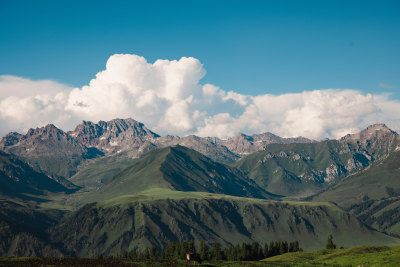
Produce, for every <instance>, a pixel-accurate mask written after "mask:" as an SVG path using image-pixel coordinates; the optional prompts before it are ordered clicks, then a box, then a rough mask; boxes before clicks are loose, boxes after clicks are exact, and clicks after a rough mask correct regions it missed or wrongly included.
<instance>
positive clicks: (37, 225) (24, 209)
mask: <svg viewBox="0 0 400 267" xmlns="http://www.w3.org/2000/svg"><path fill="white" fill-rule="evenodd" d="M61 216H62V213H61V212H59V211H51V212H42V211H39V210H38V209H37V208H36V207H32V206H27V205H24V204H19V203H16V202H13V201H5V200H0V240H1V242H0V255H2V256H31V257H44V256H46V257H60V256H63V252H61V250H59V249H58V248H57V245H56V244H53V243H52V242H51V241H50V239H49V235H48V233H47V229H48V228H50V227H52V226H54V225H55V224H56V223H57V222H58V220H59V219H60V218H61Z"/></svg>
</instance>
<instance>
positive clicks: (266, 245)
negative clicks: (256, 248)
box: [263, 243, 269, 258]
mask: <svg viewBox="0 0 400 267" xmlns="http://www.w3.org/2000/svg"><path fill="white" fill-rule="evenodd" d="M268 252H269V251H268V244H267V243H265V244H264V253H263V256H264V257H265V258H267V257H269V256H268Z"/></svg>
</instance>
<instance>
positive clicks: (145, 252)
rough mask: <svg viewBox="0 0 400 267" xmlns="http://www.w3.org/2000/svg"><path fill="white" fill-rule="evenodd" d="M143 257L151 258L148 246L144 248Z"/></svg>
mask: <svg viewBox="0 0 400 267" xmlns="http://www.w3.org/2000/svg"><path fill="white" fill-rule="evenodd" d="M141 258H142V259H146V260H148V259H150V252H149V249H148V248H146V249H145V250H143V252H142V255H141Z"/></svg>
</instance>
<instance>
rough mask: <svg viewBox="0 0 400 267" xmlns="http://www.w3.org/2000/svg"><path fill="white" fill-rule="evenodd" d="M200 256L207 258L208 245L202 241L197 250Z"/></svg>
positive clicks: (203, 258)
mask: <svg viewBox="0 0 400 267" xmlns="http://www.w3.org/2000/svg"><path fill="white" fill-rule="evenodd" d="M199 254H200V258H201V259H202V260H203V261H204V260H208V259H209V252H208V246H207V244H206V243H205V242H204V241H201V242H200V250H199Z"/></svg>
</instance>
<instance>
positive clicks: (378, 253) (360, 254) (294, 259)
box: [263, 246, 400, 267]
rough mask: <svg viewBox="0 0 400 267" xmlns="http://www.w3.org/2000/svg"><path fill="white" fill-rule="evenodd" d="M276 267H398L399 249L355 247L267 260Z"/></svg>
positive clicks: (284, 255)
mask: <svg viewBox="0 0 400 267" xmlns="http://www.w3.org/2000/svg"><path fill="white" fill-rule="evenodd" d="M263 261H264V262H265V263H268V264H271V265H277V266H327V265H328V266H331V265H333V266H371V267H373V266H376V267H380V266H388V267H391V266H400V247H387V246H384V247H368V246H363V247H355V248H348V249H335V250H319V251H310V252H293V253H286V254H283V255H279V256H275V257H271V258H267V259H265V260H263Z"/></svg>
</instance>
